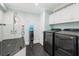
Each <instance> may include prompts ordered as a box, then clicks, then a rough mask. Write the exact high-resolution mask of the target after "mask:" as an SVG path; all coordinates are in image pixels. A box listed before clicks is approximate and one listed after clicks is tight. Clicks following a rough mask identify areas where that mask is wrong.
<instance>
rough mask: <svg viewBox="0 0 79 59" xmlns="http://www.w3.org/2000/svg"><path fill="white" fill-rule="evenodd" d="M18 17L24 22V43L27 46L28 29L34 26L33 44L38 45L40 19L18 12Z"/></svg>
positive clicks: (37, 16) (33, 15) (35, 15)
mask: <svg viewBox="0 0 79 59" xmlns="http://www.w3.org/2000/svg"><path fill="white" fill-rule="evenodd" d="M18 16H19V17H20V18H21V19H22V20H23V21H24V25H25V36H24V38H25V43H26V45H28V44H29V27H30V25H34V43H39V40H40V38H39V32H40V31H39V25H40V17H39V15H37V14H31V13H24V12H18Z"/></svg>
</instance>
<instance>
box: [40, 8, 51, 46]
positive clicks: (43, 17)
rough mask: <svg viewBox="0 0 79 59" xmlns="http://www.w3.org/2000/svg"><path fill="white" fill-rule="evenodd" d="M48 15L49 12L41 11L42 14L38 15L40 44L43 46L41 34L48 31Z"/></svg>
mask: <svg viewBox="0 0 79 59" xmlns="http://www.w3.org/2000/svg"><path fill="white" fill-rule="evenodd" d="M49 15H50V12H48V11H47V10H45V9H43V11H42V13H41V14H40V24H41V25H40V34H39V36H40V43H41V44H42V45H43V32H44V31H47V30H49V29H50V27H49Z"/></svg>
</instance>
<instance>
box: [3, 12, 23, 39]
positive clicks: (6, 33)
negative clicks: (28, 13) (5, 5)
mask: <svg viewBox="0 0 79 59" xmlns="http://www.w3.org/2000/svg"><path fill="white" fill-rule="evenodd" d="M13 15H14V12H13V11H7V12H5V13H4V17H3V19H4V21H3V22H4V24H6V26H4V27H3V40H5V39H12V38H20V37H22V36H21V25H22V24H19V23H18V21H16V23H17V24H16V26H15V30H16V33H15V34H13V33H12V31H13ZM17 20H18V19H17Z"/></svg>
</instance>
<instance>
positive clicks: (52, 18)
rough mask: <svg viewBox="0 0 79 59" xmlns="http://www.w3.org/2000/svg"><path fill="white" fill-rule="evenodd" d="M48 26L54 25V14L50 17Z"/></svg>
mask: <svg viewBox="0 0 79 59" xmlns="http://www.w3.org/2000/svg"><path fill="white" fill-rule="evenodd" d="M49 24H55V15H54V14H52V15H50V17H49Z"/></svg>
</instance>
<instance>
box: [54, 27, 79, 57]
mask: <svg viewBox="0 0 79 59" xmlns="http://www.w3.org/2000/svg"><path fill="white" fill-rule="evenodd" d="M78 30H79V29H77V31H76V30H75V29H73V30H68V29H66V30H64V31H60V32H56V33H55V48H54V51H55V53H54V55H55V56H77V55H79V31H78Z"/></svg>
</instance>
